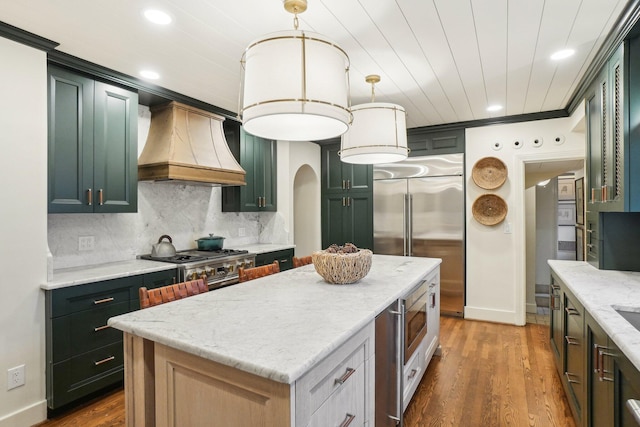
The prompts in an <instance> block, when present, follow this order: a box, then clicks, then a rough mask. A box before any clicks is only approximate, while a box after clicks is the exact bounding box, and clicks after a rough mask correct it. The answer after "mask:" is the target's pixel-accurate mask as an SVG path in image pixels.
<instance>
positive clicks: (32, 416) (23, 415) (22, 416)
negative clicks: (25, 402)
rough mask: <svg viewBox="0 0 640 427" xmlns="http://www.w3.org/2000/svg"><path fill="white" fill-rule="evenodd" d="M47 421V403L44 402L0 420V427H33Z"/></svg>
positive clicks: (26, 407)
mask: <svg viewBox="0 0 640 427" xmlns="http://www.w3.org/2000/svg"><path fill="white" fill-rule="evenodd" d="M46 419H47V401H46V400H42V401H39V402H36V403H34V404H32V405H29V406H25V407H24V408H22V409H20V410H18V411H16V412H13V413H11V414H9V415H6V416H4V417H2V418H0V427H16V426H33V425H35V424H39V423H41V422H42V421H44V420H46Z"/></svg>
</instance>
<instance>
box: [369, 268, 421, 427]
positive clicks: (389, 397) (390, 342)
mask: <svg viewBox="0 0 640 427" xmlns="http://www.w3.org/2000/svg"><path fill="white" fill-rule="evenodd" d="M428 290H429V283H428V281H426V280H423V281H422V282H420V284H419V285H418V286H416V287H415V288H413V289H412V290H411V292H409V294H408V295H407V296H405V297H404V298H403V299H400V300H398V301H394V302H393V303H392V304H391V305H389V306H388V307H387V308H386V309H384V310H383V311H382V312H381V313H380V314H379V315H378V316H376V321H375V330H376V339H375V356H376V357H375V369H376V372H375V378H376V405H375V411H376V413H375V425H376V427H378V426H381V427H387V426H388V427H397V426H400V427H402V426H403V419H402V414H403V412H404V408H405V407H406V405H405V404H404V403H405V402H404V399H405V397H404V396H406V398H407V399H408V400H410V399H411V397H412V396H411V395H407V394H406V393H405V386H404V373H405V364H406V363H407V362H408V361H409V359H410V358H411V356H412V355H413V353H414V352H415V351H416V350H417V349H418V348H419V345H420V343H421V342H422V340H423V338H424V337H425V336H426V334H427V327H428V325H427V305H428V296H427V294H428Z"/></svg>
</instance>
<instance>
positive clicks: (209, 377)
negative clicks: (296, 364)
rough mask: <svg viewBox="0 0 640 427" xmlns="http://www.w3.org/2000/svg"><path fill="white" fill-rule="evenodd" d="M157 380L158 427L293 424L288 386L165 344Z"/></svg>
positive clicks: (159, 349) (158, 346)
mask: <svg viewBox="0 0 640 427" xmlns="http://www.w3.org/2000/svg"><path fill="white" fill-rule="evenodd" d="M155 381H156V387H155V393H156V396H155V400H156V405H155V406H156V417H155V418H156V424H155V425H156V426H157V427H180V426H190V427H198V426H202V427H205V426H207V427H210V426H218V425H219V426H265V427H266V426H274V427H275V426H282V427H288V426H290V425H291V424H290V423H289V421H288V420H289V419H290V417H291V415H290V414H291V409H290V400H289V395H290V388H291V386H290V385H288V384H283V383H277V382H275V381H272V380H269V379H267V378H263V377H259V376H257V375H252V374H248V373H246V372H242V371H238V370H236V369H233V368H230V367H228V366H225V365H221V364H219V363H215V362H212V361H210V360H205V359H202V358H200V357H197V356H194V355H191V354H188V353H185V352H182V351H179V350H175V349H172V348H170V347H166V346H163V345H161V344H156V345H155Z"/></svg>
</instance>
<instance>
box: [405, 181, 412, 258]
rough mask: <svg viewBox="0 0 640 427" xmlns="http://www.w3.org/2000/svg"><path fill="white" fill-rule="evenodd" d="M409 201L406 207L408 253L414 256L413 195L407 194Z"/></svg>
mask: <svg viewBox="0 0 640 427" xmlns="http://www.w3.org/2000/svg"><path fill="white" fill-rule="evenodd" d="M407 199H408V201H409V203H408V204H407V208H406V209H405V215H406V218H407V234H406V236H407V255H409V256H413V195H412V194H411V193H409V194H407Z"/></svg>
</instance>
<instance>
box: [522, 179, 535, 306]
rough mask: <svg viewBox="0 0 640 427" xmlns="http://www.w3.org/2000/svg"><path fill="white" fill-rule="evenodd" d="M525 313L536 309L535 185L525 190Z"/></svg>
mask: <svg viewBox="0 0 640 427" xmlns="http://www.w3.org/2000/svg"><path fill="white" fill-rule="evenodd" d="M524 206H525V223H526V234H525V236H526V261H525V263H526V277H527V278H526V283H527V291H526V295H527V313H535V312H536V311H537V304H536V245H537V242H536V228H537V224H536V186H533V187H529V188H527V189H526V190H525V202H524Z"/></svg>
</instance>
